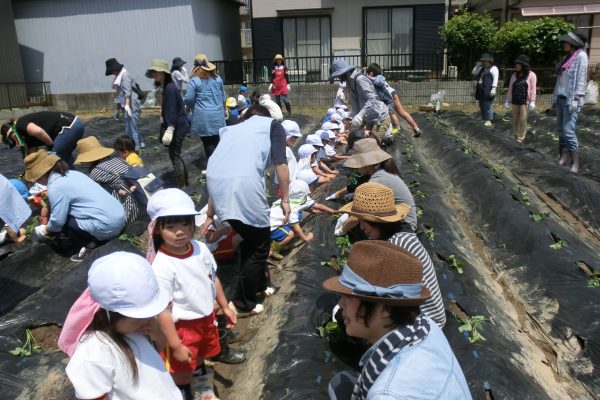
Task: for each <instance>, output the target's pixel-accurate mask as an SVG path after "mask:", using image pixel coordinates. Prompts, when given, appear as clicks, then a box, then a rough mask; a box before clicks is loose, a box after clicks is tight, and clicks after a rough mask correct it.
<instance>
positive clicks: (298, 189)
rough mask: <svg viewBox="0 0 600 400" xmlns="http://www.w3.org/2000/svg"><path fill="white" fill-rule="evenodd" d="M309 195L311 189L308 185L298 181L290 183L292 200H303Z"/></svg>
mask: <svg viewBox="0 0 600 400" xmlns="http://www.w3.org/2000/svg"><path fill="white" fill-rule="evenodd" d="M313 173H314V172H313ZM309 194H310V188H309V187H308V183H306V182H304V181H303V180H300V179H296V180H295V181H293V182H292V183H290V199H301V198H303V197H306V196H308V195H309Z"/></svg>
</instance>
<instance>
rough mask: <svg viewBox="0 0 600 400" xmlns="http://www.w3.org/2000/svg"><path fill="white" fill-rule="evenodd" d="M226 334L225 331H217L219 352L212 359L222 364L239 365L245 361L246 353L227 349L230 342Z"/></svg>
mask: <svg viewBox="0 0 600 400" xmlns="http://www.w3.org/2000/svg"><path fill="white" fill-rule="evenodd" d="M227 332H228V331H227V330H223V331H219V342H220V344H221V352H220V353H219V354H218V355H217V356H216V357H214V358H213V361H218V362H221V363H223V364H241V363H243V362H244V361H246V353H244V352H243V351H240V350H236V349H232V348H231V347H229V343H230V342H229V335H228V334H227Z"/></svg>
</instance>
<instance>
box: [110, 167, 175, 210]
mask: <svg viewBox="0 0 600 400" xmlns="http://www.w3.org/2000/svg"><path fill="white" fill-rule="evenodd" d="M121 177H122V178H123V179H124V180H125V182H127V184H128V185H130V188H133V190H132V194H133V196H134V197H135V198H136V200H137V201H139V203H140V204H141V205H143V206H144V207H146V205H148V199H149V198H150V196H152V195H153V194H154V192H156V191H157V190H160V189H164V186H165V182H164V181H163V180H162V179H160V178H157V177H156V176H155V175H154V174H153V173H152V172H150V170H149V169H148V168H146V167H129V169H128V170H127V172H125V173H123V175H121Z"/></svg>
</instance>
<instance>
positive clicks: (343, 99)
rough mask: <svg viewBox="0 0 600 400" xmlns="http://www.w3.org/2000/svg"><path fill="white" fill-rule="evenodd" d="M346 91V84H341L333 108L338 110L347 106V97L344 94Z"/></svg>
mask: <svg viewBox="0 0 600 400" xmlns="http://www.w3.org/2000/svg"><path fill="white" fill-rule="evenodd" d="M344 89H346V82H340V83H339V86H338V90H337V93H336V94H335V101H334V103H333V107H335V108H336V109H337V108H338V107H339V106H342V105H346V95H345V94H344Z"/></svg>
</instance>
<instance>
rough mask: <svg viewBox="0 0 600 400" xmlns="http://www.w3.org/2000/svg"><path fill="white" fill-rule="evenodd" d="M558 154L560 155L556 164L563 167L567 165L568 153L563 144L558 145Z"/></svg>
mask: <svg viewBox="0 0 600 400" xmlns="http://www.w3.org/2000/svg"><path fill="white" fill-rule="evenodd" d="M558 154H559V155H560V158H559V159H558V164H559V165H565V164H566V163H567V160H568V159H569V151H568V150H567V146H565V145H564V144H559V145H558Z"/></svg>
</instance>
